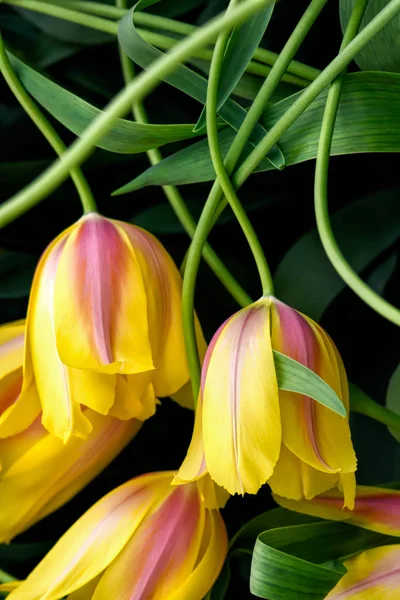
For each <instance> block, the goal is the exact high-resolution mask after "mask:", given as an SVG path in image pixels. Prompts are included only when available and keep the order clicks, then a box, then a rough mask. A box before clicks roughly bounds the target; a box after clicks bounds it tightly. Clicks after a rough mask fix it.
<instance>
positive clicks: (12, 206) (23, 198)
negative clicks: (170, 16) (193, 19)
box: [0, 0, 268, 227]
mask: <svg viewBox="0 0 400 600" xmlns="http://www.w3.org/2000/svg"><path fill="white" fill-rule="evenodd" d="M267 3H268V0H247V2H245V3H244V4H241V5H240V6H239V7H238V8H237V9H235V11H233V12H232V13H231V14H230V15H228V16H225V15H224V14H223V15H219V16H217V17H215V18H214V19H212V20H211V21H209V22H208V23H207V24H206V25H204V26H203V27H200V28H199V29H198V30H197V31H196V32H195V33H194V34H193V35H192V36H190V37H189V38H186V39H184V40H183V41H182V42H180V43H179V44H177V45H176V46H174V48H172V50H171V51H170V52H168V54H165V55H163V56H161V57H160V58H159V59H157V60H156V61H154V63H153V64H152V67H151V68H150V69H149V70H148V71H142V72H141V73H140V74H139V75H138V76H137V77H136V78H135V79H134V80H133V81H132V82H131V83H130V84H129V85H127V86H126V87H125V88H124V89H123V90H121V92H119V94H117V95H116V96H115V97H114V98H113V100H112V101H111V102H110V103H109V104H108V106H107V107H106V109H105V110H104V111H103V112H102V113H101V114H100V115H99V116H98V117H96V119H94V120H93V121H92V122H91V124H90V125H89V126H88V127H87V128H86V129H85V131H84V133H83V134H82V136H81V137H80V138H79V139H77V140H75V141H74V142H73V143H72V144H71V146H70V147H69V148H67V150H66V151H65V152H64V153H63V155H62V156H61V157H60V158H59V160H58V161H56V162H55V163H53V164H52V165H51V166H50V167H49V168H47V169H46V170H45V171H44V172H43V173H42V174H41V175H40V176H39V177H37V178H36V180H35V181H33V182H32V183H31V184H30V185H28V186H27V187H26V188H24V189H23V190H21V191H20V192H19V193H18V194H16V195H15V196H14V197H12V198H10V199H9V200H8V201H6V202H4V203H3V204H2V205H1V207H0V227H4V226H5V225H7V224H8V223H10V222H11V221H13V220H14V219H16V218H17V217H18V216H20V215H21V214H23V213H25V212H26V211H27V210H29V209H30V208H32V207H33V206H35V205H36V204H37V203H38V202H40V201H41V200H43V199H44V198H46V197H47V196H48V195H49V194H51V192H52V191H53V190H54V189H56V187H57V186H58V185H60V184H61V183H62V182H63V181H64V180H65V179H66V177H67V176H68V172H69V170H70V169H71V167H75V166H77V165H79V164H81V163H82V162H83V161H84V160H86V159H87V158H88V157H89V156H90V154H91V153H92V151H93V149H94V147H95V146H96V144H97V142H98V141H99V140H101V138H102V137H103V136H104V135H105V134H106V133H107V132H108V131H109V130H110V129H111V128H112V126H113V124H114V123H115V121H116V119H118V118H119V117H122V116H123V115H124V114H125V113H126V112H127V111H128V110H129V107H130V106H131V105H132V102H133V101H134V100H135V101H139V100H142V99H143V98H145V97H146V96H147V95H148V94H149V93H150V92H152V91H153V90H154V89H155V88H156V87H157V86H158V85H159V84H160V82H161V81H162V79H163V78H164V77H165V76H166V75H168V74H170V73H172V72H173V71H174V70H175V69H176V67H177V66H178V65H179V64H180V63H182V62H184V61H186V60H187V59H188V57H190V56H191V55H192V53H193V52H194V51H195V50H197V49H198V48H201V47H204V46H205V45H207V44H208V43H209V42H211V41H212V40H213V39H215V37H216V36H217V35H218V33H219V32H220V31H222V30H223V29H224V28H225V27H232V26H233V25H236V24H239V23H242V22H243V21H245V20H246V19H247V18H248V17H250V16H251V15H253V14H255V13H256V12H257V11H258V10H261V9H262V8H263V7H264V6H265V5H266V4H267Z"/></svg>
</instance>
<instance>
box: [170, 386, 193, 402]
mask: <svg viewBox="0 0 400 600" xmlns="http://www.w3.org/2000/svg"><path fill="white" fill-rule="evenodd" d="M171 399H172V400H174V402H177V403H178V404H179V406H182V408H189V409H193V408H194V402H193V392H192V384H191V382H190V380H189V381H188V382H187V383H186V384H185V385H184V386H183V387H181V389H180V390H178V391H177V392H175V393H174V394H171Z"/></svg>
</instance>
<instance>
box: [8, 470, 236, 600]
mask: <svg viewBox="0 0 400 600" xmlns="http://www.w3.org/2000/svg"><path fill="white" fill-rule="evenodd" d="M172 476H173V473H172V472H162V473H153V474H149V475H142V476H140V477H136V478H135V479H132V480H131V481H129V482H128V483H126V484H124V485H122V486H120V487H118V488H117V489H115V490H114V491H113V492H111V493H109V494H107V495H106V496H104V498H102V499H101V500H100V501H99V502H97V503H96V504H95V505H94V506H92V508H90V509H89V510H88V511H87V512H86V513H85V514H84V515H83V516H82V517H81V518H80V519H79V520H78V521H77V522H76V523H75V524H74V525H73V526H72V527H71V528H70V529H69V530H68V531H67V532H66V533H65V534H64V535H63V536H62V537H61V539H60V540H59V541H58V542H57V543H56V545H55V546H54V547H53V548H52V549H51V550H50V552H49V553H48V554H47V555H46V556H45V557H44V559H43V560H42V561H41V562H40V563H39V564H38V566H37V567H36V568H35V569H34V570H33V571H32V573H31V574H30V575H29V577H28V578H27V579H26V581H24V582H22V584H21V585H19V586H18V587H17V588H16V589H15V590H14V591H12V593H11V594H10V595H9V596H8V597H9V598H10V600H39V599H41V598H44V597H45V598H46V599H47V600H59V599H61V598H63V597H64V596H67V595H68V598H69V600H75V599H78V598H80V599H83V598H84V599H85V600H90V599H92V600H100V599H107V600H109V599H111V598H118V599H119V600H156V599H157V600H202V598H204V596H205V594H206V593H207V591H208V590H209V589H210V588H211V586H212V584H213V583H214V581H215V579H216V578H217V576H218V574H219V572H220V570H221V567H222V564H223V562H224V559H225V556H226V552H227V536H226V530H225V525H224V522H223V520H222V517H221V516H220V514H219V512H218V511H217V510H209V509H207V508H206V507H205V504H204V500H203V498H202V495H201V494H200V492H199V489H198V487H197V485H196V484H195V483H190V484H187V485H184V486H178V487H176V486H171V485H170V483H171V479H172Z"/></svg>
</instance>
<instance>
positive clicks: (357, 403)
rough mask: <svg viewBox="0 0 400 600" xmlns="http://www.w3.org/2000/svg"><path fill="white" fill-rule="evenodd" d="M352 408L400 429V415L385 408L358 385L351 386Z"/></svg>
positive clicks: (353, 410)
mask: <svg viewBox="0 0 400 600" xmlns="http://www.w3.org/2000/svg"><path fill="white" fill-rule="evenodd" d="M350 391H351V394H350V410H351V412H356V413H359V414H360V415H365V416H366V417H370V418H371V419H374V420H375V421H378V422H379V423H383V424H384V425H387V426H388V427H393V429H397V430H398V431H400V415H398V414H397V413H395V412H393V411H392V410H389V409H388V408H385V406H382V405H381V404H378V402H375V400H373V399H372V398H370V397H369V396H367V394H365V393H364V392H363V391H362V390H360V389H359V388H357V387H356V386H350Z"/></svg>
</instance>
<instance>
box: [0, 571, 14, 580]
mask: <svg viewBox="0 0 400 600" xmlns="http://www.w3.org/2000/svg"><path fill="white" fill-rule="evenodd" d="M12 581H18V580H17V578H16V577H13V576H12V575H10V574H9V573H7V572H6V571H3V569H0V583H11V582H12Z"/></svg>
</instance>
